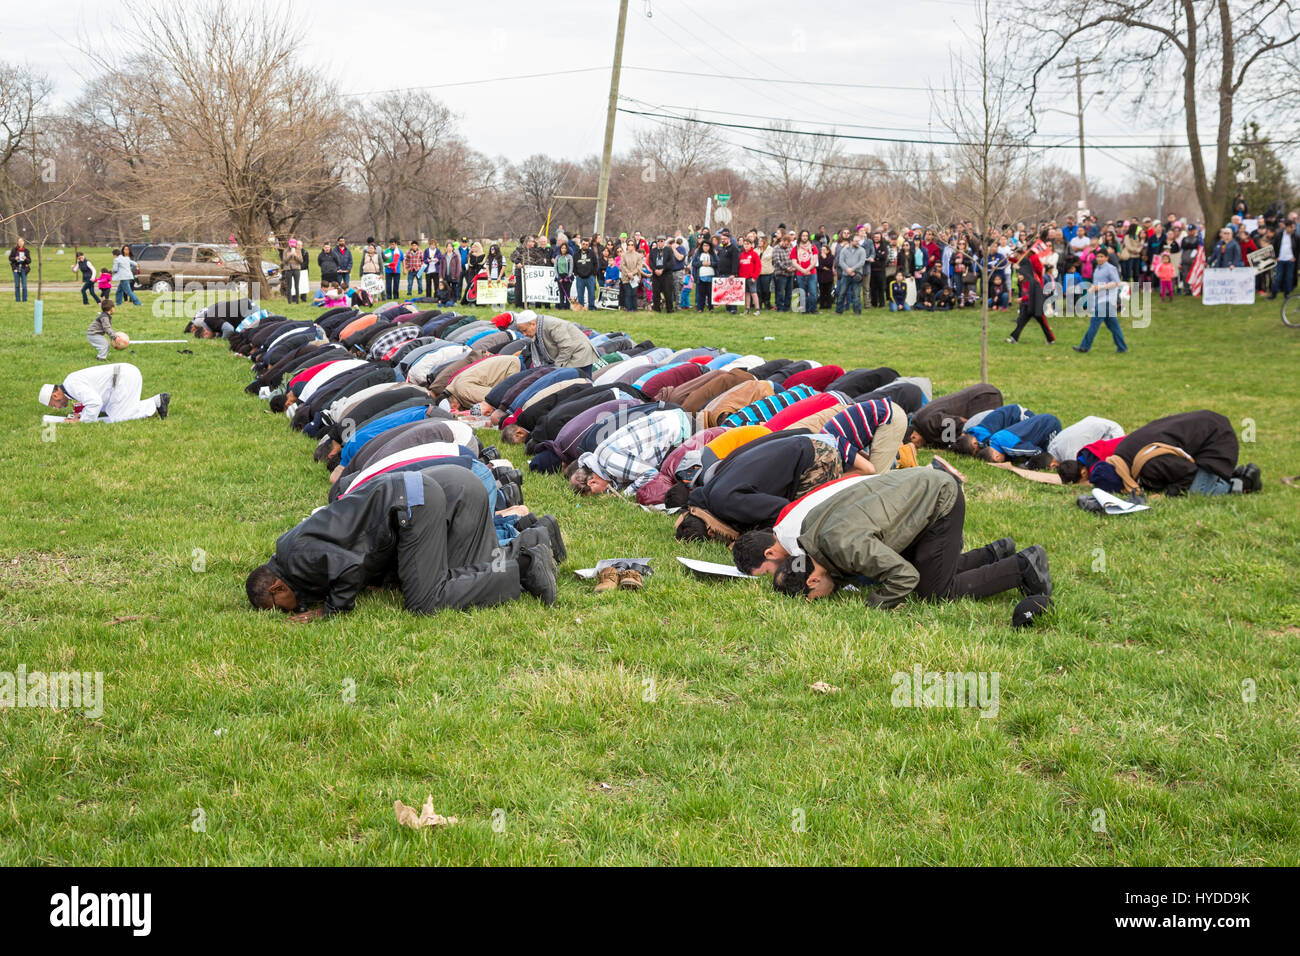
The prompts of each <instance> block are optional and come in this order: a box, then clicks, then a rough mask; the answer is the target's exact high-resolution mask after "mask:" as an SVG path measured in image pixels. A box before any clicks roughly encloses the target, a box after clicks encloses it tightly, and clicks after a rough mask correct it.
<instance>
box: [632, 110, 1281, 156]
mask: <svg viewBox="0 0 1300 956" xmlns="http://www.w3.org/2000/svg"><path fill="white" fill-rule="evenodd" d="M619 112H620V113H629V114H632V115H634V116H651V117H654V116H657V117H660V118H662V119H673V120H680V121H682V122H684V123H699V124H701V125H704V126H717V127H721V128H724V129H739V130H757V131H759V132H762V133H774V132H780V133H790V134H791V135H794V136H818V137H823V138H826V139H848V140H861V141H864V142H872V143H913V144H916V145H920V146H982V145H984V144H982V143H970V142H962V141H956V140H929V139H909V138H905V137H898V136H862V135H857V134H850V133H837V132H835V131H834V130H829V131H822V130H803V129H791V128H785V129H773V128H772V127H766V126H753V125H750V124H746V123H722V122H719V121H717V120H706V119H700V118H698V117H693V116H673V115H670V114H664V113H652V112H647V111H644V110H630V109H627V108H626V107H622V106H620V107H619ZM1055 135H1061V134H1055ZM1289 142H1290V141H1279V142H1276V143H1271V144H1270V145H1272V146H1285V145H1289ZM994 145H996V144H994ZM1025 145H1026V146H1027V147H1028V146H1030V145H1031V144H1028V143H1027V144H1025ZM1032 145H1033V148H1035V149H1075V148H1076V147H1077V143H1074V142H1069V143H1036V144H1032ZM1216 145H1217V144H1216V143H1214V142H1206V143H1202V144H1201V148H1202V149H1210V148H1213V147H1215V146H1216ZM1234 145H1249V144H1247V143H1245V142H1242V143H1237V144H1234ZM1171 146H1172V147H1173V148H1175V149H1188V148H1189V147H1188V146H1187V144H1186V143H1111V144H1108V145H1107V147H1106V148H1107V149H1167V148H1169V147H1171Z"/></svg>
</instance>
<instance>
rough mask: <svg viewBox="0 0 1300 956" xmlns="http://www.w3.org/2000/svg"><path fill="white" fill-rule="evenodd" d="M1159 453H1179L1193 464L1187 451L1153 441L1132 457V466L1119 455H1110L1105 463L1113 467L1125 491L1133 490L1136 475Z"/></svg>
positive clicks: (1136, 483)
mask: <svg viewBox="0 0 1300 956" xmlns="http://www.w3.org/2000/svg"><path fill="white" fill-rule="evenodd" d="M1161 455H1181V456H1182V457H1184V458H1186V459H1187V460H1188V461H1190V462H1192V463H1193V464H1195V463H1196V461H1195V459H1194V458H1192V456H1191V455H1189V454H1187V452H1185V451H1183V450H1182V449H1181V448H1178V447H1176V446H1174V445H1166V444H1165V443H1164V442H1160V441H1153V442H1152V443H1151V444H1149V445H1146V446H1144V447H1143V448H1142V450H1141V451H1139V452H1138V453H1137V454H1136V455H1135V456H1134V457H1133V467H1132V468H1130V467H1129V464H1128V462H1126V461H1125V460H1124V459H1123V458H1121V457H1120V456H1119V455H1111V456H1110V457H1109V458H1107V459H1106V463H1107V464H1108V465H1110V466H1111V467H1112V468H1114V469H1115V474H1116V475H1118V476H1119V480H1120V481H1121V482H1122V483H1123V485H1124V491H1125V492H1129V493H1131V492H1134V491H1137V490H1138V488H1139V485H1138V477H1139V476H1140V475H1141V474H1142V469H1143V467H1144V466H1145V465H1146V463H1147V462H1149V461H1150V460H1151V459H1153V458H1159V457H1160V456H1161Z"/></svg>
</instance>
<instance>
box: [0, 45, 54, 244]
mask: <svg viewBox="0 0 1300 956" xmlns="http://www.w3.org/2000/svg"><path fill="white" fill-rule="evenodd" d="M53 88H54V87H53V84H52V83H51V82H50V79H49V77H47V76H45V75H44V74H41V73H37V72H35V71H33V70H31V69H28V68H26V67H19V66H14V65H12V64H9V63H3V62H0V209H4V210H15V209H17V208H18V207H20V206H24V205H26V204H27V200H30V197H29V196H24V195H22V193H23V189H22V188H21V187H20V185H19V184H20V182H21V183H25V184H26V185H27V186H31V185H32V184H31V177H30V167H31V162H32V157H33V154H34V150H35V139H36V123H37V118H38V116H39V114H40V112H41V110H42V109H43V108H44V104H45V101H46V100H47V99H48V98H49V95H50V92H51V91H52V90H53ZM10 221H12V222H16V221H17V220H16V219H15V218H14V217H13V216H10Z"/></svg>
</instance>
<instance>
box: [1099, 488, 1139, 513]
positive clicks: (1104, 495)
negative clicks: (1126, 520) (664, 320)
mask: <svg viewBox="0 0 1300 956" xmlns="http://www.w3.org/2000/svg"><path fill="white" fill-rule="evenodd" d="M1092 496H1093V497H1094V498H1096V499H1097V500H1098V501H1100V502H1101V506H1102V507H1103V508H1105V509H1106V514H1108V515H1127V514H1133V512H1135V511H1149V510H1150V509H1151V506H1150V505H1140V504H1137V503H1136V502H1133V501H1125V500H1124V499H1123V498H1116V497H1115V496H1114V495H1112V494H1110V493H1109V492H1105V491H1102V490H1101V489H1100V488H1094V489H1092Z"/></svg>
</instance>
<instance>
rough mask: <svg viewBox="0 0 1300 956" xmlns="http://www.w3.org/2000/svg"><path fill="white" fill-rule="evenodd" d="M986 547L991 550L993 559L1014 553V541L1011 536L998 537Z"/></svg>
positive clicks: (1006, 556)
mask: <svg viewBox="0 0 1300 956" xmlns="http://www.w3.org/2000/svg"><path fill="white" fill-rule="evenodd" d="M988 548H989V550H990V551H991V552H993V560H994V561H1001V560H1002V559H1004V558H1009V557H1011V556H1012V555H1013V554H1015V553H1016V542H1015V541H1014V540H1013V539H1011V538H998V540H996V541H993V542H991V543H990V544H989V546H988Z"/></svg>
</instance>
